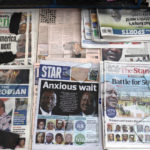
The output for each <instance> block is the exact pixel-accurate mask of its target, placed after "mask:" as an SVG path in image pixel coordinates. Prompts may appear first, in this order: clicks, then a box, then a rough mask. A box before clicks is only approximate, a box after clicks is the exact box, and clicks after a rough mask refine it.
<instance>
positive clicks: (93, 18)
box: [81, 9, 145, 48]
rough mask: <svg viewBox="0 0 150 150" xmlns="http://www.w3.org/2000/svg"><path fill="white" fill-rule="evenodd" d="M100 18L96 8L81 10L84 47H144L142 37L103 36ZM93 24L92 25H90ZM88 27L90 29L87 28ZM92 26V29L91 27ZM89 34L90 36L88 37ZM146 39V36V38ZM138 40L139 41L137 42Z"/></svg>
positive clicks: (82, 42)
mask: <svg viewBox="0 0 150 150" xmlns="http://www.w3.org/2000/svg"><path fill="white" fill-rule="evenodd" d="M97 20H99V18H97V14H96V13H95V10H93V9H92V10H91V11H90V10H89V9H82V11H81V44H82V47H83V48H108V47H111V48H131V47H134V48H135V47H136V48H142V47H144V44H143V43H142V42H141V40H142V39H140V38H135V37H132V39H131V38H112V37H107V39H106V38H105V39H104V38H103V37H101V33H100V29H99V21H97ZM90 24H91V25H90ZM87 28H88V30H87ZM89 28H91V29H89ZM87 36H89V37H90V38H87ZM144 39H145V38H144ZM135 41H137V42H135Z"/></svg>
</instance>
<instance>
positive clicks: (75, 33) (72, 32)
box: [37, 9, 99, 62]
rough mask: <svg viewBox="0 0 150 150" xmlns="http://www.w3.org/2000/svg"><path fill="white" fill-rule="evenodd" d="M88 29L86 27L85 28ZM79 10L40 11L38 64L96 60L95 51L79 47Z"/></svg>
mask: <svg viewBox="0 0 150 150" xmlns="http://www.w3.org/2000/svg"><path fill="white" fill-rule="evenodd" d="M87 28H88V27H87ZM80 33H81V11H80V9H41V10H40V24H39V40H38V41H39V42H38V56H37V57H38V59H37V60H38V62H39V61H40V60H48V59H49V58H50V57H51V58H54V57H55V58H85V59H86V58H89V57H93V55H95V56H96V57H95V56H94V57H95V58H96V59H97V58H99V56H98V55H97V51H98V50H97V51H96V49H95V50H94V51H93V49H85V48H82V47H81V34H80Z"/></svg>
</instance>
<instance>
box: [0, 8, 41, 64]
mask: <svg viewBox="0 0 150 150" xmlns="http://www.w3.org/2000/svg"><path fill="white" fill-rule="evenodd" d="M38 16H39V15H38V10H32V9H31V10H28V9H24V10H13V9H11V10H3V9H2V10H0V20H1V21H0V52H1V53H3V52H11V53H12V54H14V55H16V58H15V59H14V61H13V62H10V61H9V62H10V64H12V63H13V64H16V65H22V64H25V65H28V64H33V63H34V62H35V59H36V57H35V56H36V55H35V52H36V44H37V30H38ZM7 56H8V55H7Z"/></svg>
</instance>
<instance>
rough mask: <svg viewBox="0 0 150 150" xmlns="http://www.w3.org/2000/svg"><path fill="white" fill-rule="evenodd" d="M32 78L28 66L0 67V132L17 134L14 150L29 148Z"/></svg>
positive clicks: (30, 69)
mask: <svg viewBox="0 0 150 150" xmlns="http://www.w3.org/2000/svg"><path fill="white" fill-rule="evenodd" d="M32 76H33V74H32V68H31V67H30V66H26V67H24V66H21V67H18V66H7V65H6V66H1V67H0V108H1V111H0V130H3V131H8V132H13V133H17V134H19V141H18V145H17V146H16V148H15V149H19V148H21V149H22V150H27V149H30V146H31V101H32V99H31V94H32V87H31V86H32V82H31V79H32ZM2 108H3V109H2ZM8 140H9V139H8ZM0 148H3V147H0Z"/></svg>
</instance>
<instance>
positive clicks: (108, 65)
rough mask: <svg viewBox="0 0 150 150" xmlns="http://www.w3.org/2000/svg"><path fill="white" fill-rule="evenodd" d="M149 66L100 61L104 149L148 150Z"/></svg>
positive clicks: (149, 111)
mask: <svg viewBox="0 0 150 150" xmlns="http://www.w3.org/2000/svg"><path fill="white" fill-rule="evenodd" d="M149 66H150V64H149V63H144V62H143V63H135V62H134V63H131V62H130V63H125V62H122V63H121V62H120V63H118V62H104V69H105V72H104V83H103V85H104V116H105V121H104V124H105V136H104V140H105V143H104V144H105V148H108V149H112V148H115V149H117V148H119V149H122V148H130V149H131V148H132V149H133V148H138V149H144V148H147V149H149V146H150V134H149V133H150V126H149V124H150V116H149V114H150V109H149V91H150V86H149V83H150V76H149V73H150V67H149Z"/></svg>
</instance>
